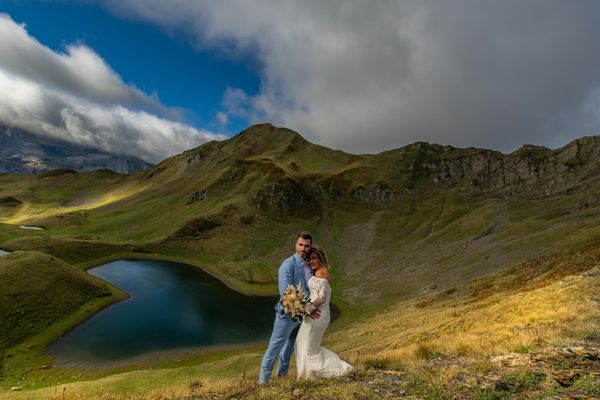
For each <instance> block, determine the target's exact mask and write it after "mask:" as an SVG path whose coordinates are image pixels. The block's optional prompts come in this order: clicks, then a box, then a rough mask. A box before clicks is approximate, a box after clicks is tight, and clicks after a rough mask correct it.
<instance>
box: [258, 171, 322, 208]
mask: <svg viewBox="0 0 600 400" xmlns="http://www.w3.org/2000/svg"><path fill="white" fill-rule="evenodd" d="M252 203H253V204H254V206H255V207H256V208H257V209H258V210H259V211H261V212H263V213H266V214H267V215H269V216H271V217H273V218H286V217H290V216H293V217H303V218H307V217H312V216H315V215H319V214H320V206H319V204H318V203H317V202H316V201H315V200H313V198H312V197H311V196H310V195H309V194H308V193H306V191H305V190H304V188H303V187H302V186H301V185H300V184H299V183H298V182H296V181H295V180H293V179H291V178H290V177H283V178H281V179H278V180H276V181H274V182H271V183H268V184H266V185H265V186H263V187H262V188H261V189H260V190H259V191H258V193H257V194H256V195H255V196H254V198H253V199H252Z"/></svg>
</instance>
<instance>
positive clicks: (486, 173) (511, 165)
mask: <svg viewBox="0 0 600 400" xmlns="http://www.w3.org/2000/svg"><path fill="white" fill-rule="evenodd" d="M411 146H412V147H416V149H415V150H414V151H415V152H416V153H418V154H419V156H417V157H415V158H416V159H415V161H414V162H413V163H412V165H411V167H412V168H413V170H415V171H416V172H415V173H416V174H418V175H420V178H423V179H425V180H429V181H430V183H432V184H433V185H434V186H436V187H440V188H443V187H450V186H454V185H460V184H462V185H463V186H464V189H465V190H468V191H471V192H475V193H482V194H486V195H492V196H500V197H511V196H514V195H517V194H526V195H533V196H539V195H542V196H548V195H551V194H556V193H568V192H569V190H573V188H574V187H575V186H580V185H581V184H582V183H583V182H584V181H587V180H596V179H599V178H600V176H599V175H598V174H595V173H594V171H596V172H597V168H598V167H599V166H600V137H598V136H592V137H583V138H580V139H577V140H575V141H573V142H571V143H569V144H568V145H566V146H564V147H562V148H560V149H557V150H550V149H548V148H546V147H541V146H532V145H525V146H523V147H521V148H520V149H519V150H517V151H515V152H513V153H511V154H502V153H499V152H496V151H491V150H484V149H472V148H469V149H456V148H452V147H449V146H438V145H430V144H427V143H425V144H423V143H418V144H415V145H411Z"/></svg>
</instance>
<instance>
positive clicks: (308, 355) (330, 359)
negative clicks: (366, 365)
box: [295, 276, 352, 379]
mask: <svg viewBox="0 0 600 400" xmlns="http://www.w3.org/2000/svg"><path fill="white" fill-rule="evenodd" d="M308 289H309V290H310V300H311V301H314V300H316V299H317V298H321V299H323V298H324V299H325V302H324V303H323V304H322V305H321V306H320V307H319V310H320V311H321V316H320V317H319V318H317V319H313V318H311V317H306V318H304V320H303V321H302V325H301V326H300V331H299V332H298V336H297V338H296V347H295V352H296V369H297V370H298V378H304V379H311V378H326V377H331V376H339V375H343V374H345V373H346V372H348V371H349V370H350V369H352V366H351V365H350V364H348V363H347V362H345V361H343V360H342V359H340V358H339V357H338V356H337V354H335V353H334V352H332V351H330V350H327V349H326V348H324V347H321V339H322V338H323V334H324V333H325V329H327V327H328V326H329V320H330V317H331V314H330V311H329V301H330V300H331V286H329V282H328V281H327V279H323V278H318V277H316V276H313V277H311V278H310V279H309V280H308Z"/></svg>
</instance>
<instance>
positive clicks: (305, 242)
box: [296, 237, 312, 260]
mask: <svg viewBox="0 0 600 400" xmlns="http://www.w3.org/2000/svg"><path fill="white" fill-rule="evenodd" d="M311 245H312V242H311V240H310V239H302V238H301V237H299V238H298V240H296V253H297V254H298V255H299V256H300V257H301V258H302V259H303V260H306V259H307V258H308V253H309V252H310V246H311Z"/></svg>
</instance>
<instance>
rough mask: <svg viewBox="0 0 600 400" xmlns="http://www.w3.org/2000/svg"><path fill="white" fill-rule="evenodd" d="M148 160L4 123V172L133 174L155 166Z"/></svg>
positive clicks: (0, 152)
mask: <svg viewBox="0 0 600 400" xmlns="http://www.w3.org/2000/svg"><path fill="white" fill-rule="evenodd" d="M151 166H152V164H150V163H147V162H146V161H144V160H142V159H140V158H137V157H133V156H127V155H115V154H110V153H106V152H103V151H100V150H98V149H95V148H91V147H85V146H81V145H78V144H74V143H70V142H66V141H62V140H58V139H52V138H49V137H45V136H41V135H36V134H34V133H31V132H26V131H23V130H21V129H16V128H8V127H5V126H0V172H8V173H39V172H44V171H48V170H51V169H57V168H70V169H75V170H86V171H90V170H96V169H102V168H105V169H110V170H112V171H115V172H119V173H133V172H137V171H141V170H143V169H146V168H149V167H151Z"/></svg>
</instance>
